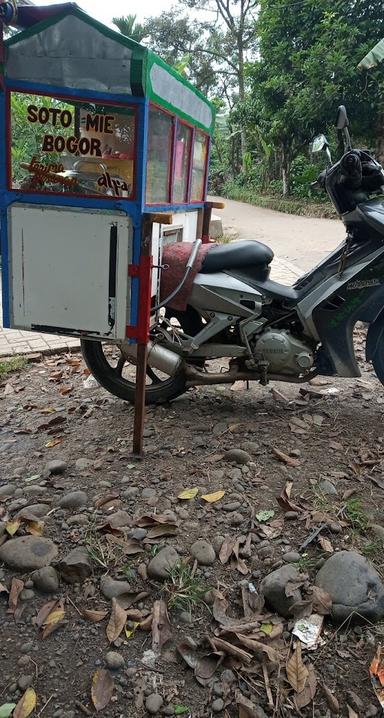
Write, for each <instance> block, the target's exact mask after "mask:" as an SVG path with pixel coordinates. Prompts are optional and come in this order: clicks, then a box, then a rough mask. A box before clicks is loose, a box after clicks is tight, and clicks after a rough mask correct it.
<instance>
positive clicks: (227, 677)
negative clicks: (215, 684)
mask: <svg viewBox="0 0 384 718" xmlns="http://www.w3.org/2000/svg"><path fill="white" fill-rule="evenodd" d="M220 678H221V680H222V681H223V683H228V685H229V686H231V685H232V684H233V683H236V680H237V679H236V676H235V674H234V672H233V671H231V669H230V668H226V669H225V670H224V671H223V672H222V674H221V676H220Z"/></svg>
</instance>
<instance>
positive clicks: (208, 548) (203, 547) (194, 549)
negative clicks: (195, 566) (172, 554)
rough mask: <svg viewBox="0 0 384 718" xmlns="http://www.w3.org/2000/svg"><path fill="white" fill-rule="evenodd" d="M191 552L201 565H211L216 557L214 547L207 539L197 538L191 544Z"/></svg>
mask: <svg viewBox="0 0 384 718" xmlns="http://www.w3.org/2000/svg"><path fill="white" fill-rule="evenodd" d="M191 554H192V556H193V558H195V559H196V561H197V563H199V564H200V565H201V566H211V565H212V564H213V563H214V561H215V558H216V553H215V549H214V548H213V546H212V544H210V543H209V541H205V540H204V539H199V540H198V541H195V543H194V544H192V546H191Z"/></svg>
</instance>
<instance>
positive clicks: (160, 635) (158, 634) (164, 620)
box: [152, 601, 172, 656]
mask: <svg viewBox="0 0 384 718" xmlns="http://www.w3.org/2000/svg"><path fill="white" fill-rule="evenodd" d="M171 636H172V630H171V624H170V622H169V618H168V611H167V604H166V602H165V601H155V602H154V604H153V612H152V650H153V652H154V653H155V655H156V656H159V655H160V653H161V649H162V646H163V645H164V644H165V643H166V642H167V641H169V639H170V638H171Z"/></svg>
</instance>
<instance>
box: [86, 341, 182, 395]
mask: <svg viewBox="0 0 384 718" xmlns="http://www.w3.org/2000/svg"><path fill="white" fill-rule="evenodd" d="M81 351H82V354H83V357H84V361H85V363H86V365H87V367H88V369H89V370H90V371H91V372H92V374H93V376H94V377H95V379H96V381H98V383H99V384H100V385H101V386H102V387H103V388H104V389H106V390H107V391H109V392H110V394H113V395H114V396H117V397H118V399H123V400H124V401H128V402H130V403H131V404H134V403H135V394H136V384H135V375H136V366H135V364H134V363H133V362H132V363H131V362H129V361H127V359H126V357H124V356H123V354H122V353H121V351H120V349H119V348H118V347H117V346H113V345H111V344H105V343H103V342H98V341H92V340H89V339H83V340H82V341H81ZM186 390H187V387H186V379H185V375H184V373H183V372H182V371H181V372H178V373H177V374H175V375H173V376H167V375H166V374H162V373H161V372H159V371H157V370H153V369H151V368H150V367H148V369H147V388H146V392H145V403H146V404H148V405H150V404H165V403H166V402H167V401H171V400H172V399H176V398H177V397H178V396H181V394H184V393H185V392H186Z"/></svg>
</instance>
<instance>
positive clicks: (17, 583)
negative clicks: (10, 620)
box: [7, 578, 24, 613]
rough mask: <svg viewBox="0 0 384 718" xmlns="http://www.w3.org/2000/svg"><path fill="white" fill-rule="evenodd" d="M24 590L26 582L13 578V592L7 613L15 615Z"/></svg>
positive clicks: (11, 592)
mask: <svg viewBox="0 0 384 718" xmlns="http://www.w3.org/2000/svg"><path fill="white" fill-rule="evenodd" d="M23 588H24V581H21V580H20V579H19V578H13V579H12V582H11V590H10V592H9V599H8V610H7V613H15V611H16V608H17V603H18V600H19V596H20V594H21V592H22V590H23Z"/></svg>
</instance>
